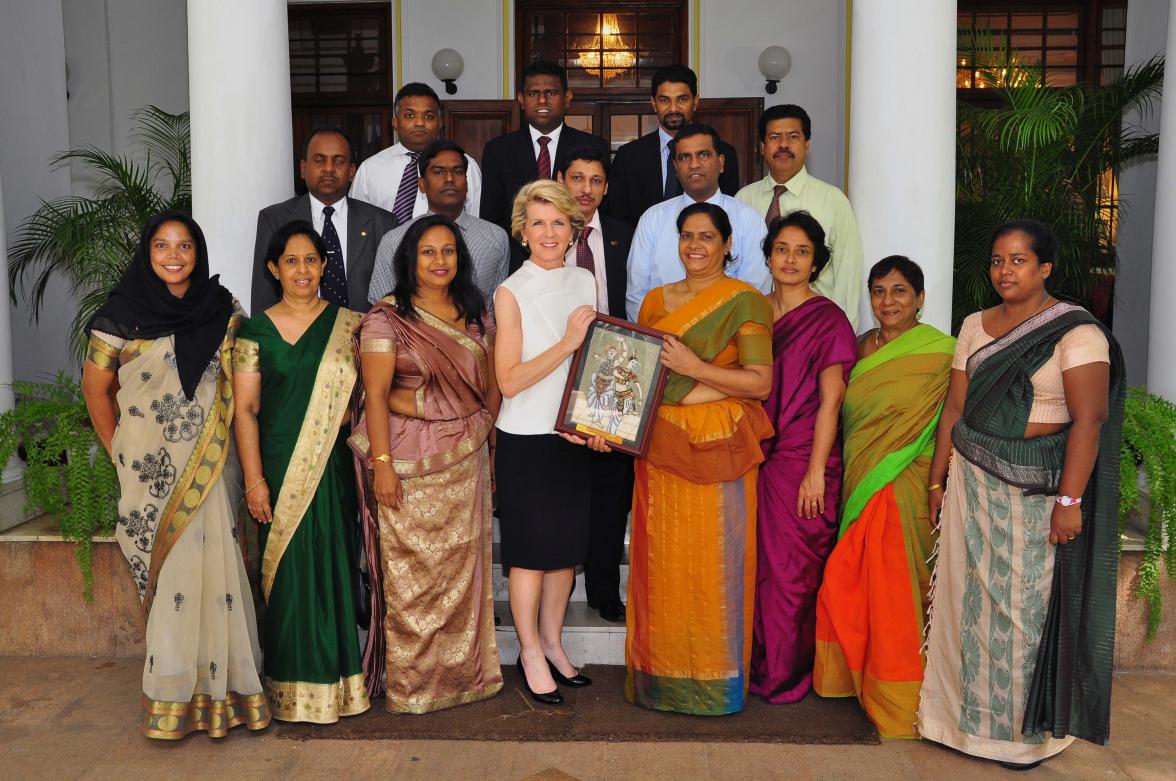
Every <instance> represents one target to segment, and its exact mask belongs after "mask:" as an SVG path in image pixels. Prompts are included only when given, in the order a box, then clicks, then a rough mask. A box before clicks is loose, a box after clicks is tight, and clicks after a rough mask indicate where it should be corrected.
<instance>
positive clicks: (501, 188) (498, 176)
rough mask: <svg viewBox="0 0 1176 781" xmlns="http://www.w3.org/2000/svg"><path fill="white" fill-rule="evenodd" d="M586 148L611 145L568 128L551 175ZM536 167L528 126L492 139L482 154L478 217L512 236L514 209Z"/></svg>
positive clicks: (605, 150) (561, 134)
mask: <svg viewBox="0 0 1176 781" xmlns="http://www.w3.org/2000/svg"><path fill="white" fill-rule="evenodd" d="M584 146H586V147H589V148H591V149H597V150H600V151H602V152H606V153H607V152H608V142H607V141H605V140H604V139H603V138H601V137H600V136H594V135H592V134H591V133H585V132H584V131H583V130H577V129H576V128H574V127H571V126H570V125H564V126H563V130H561V131H560V134H559V146H558V147H557V148H556V150H555V159H554V160H552V161H551V175H552V176H553V177H554V176H555V172H556V171H557V170H558V169H559V164H560V162H561V161H562V160H563V158H564V156H565V155H566V154H567V153H568V152H570V151H572V150H573V149H575V148H577V147H584ZM535 165H536V161H535V147H534V145H533V143H532V141H531V130H530V128H529V127H527V126H526V125H524V126H523V127H522V128H521V129H519V130H516V131H514V132H513V133H507V134H505V135H501V136H499V137H498V138H495V139H491V140H490V142H489V143H487V144H486V148H485V149H484V150H483V151H482V202H481V204H479V207H478V216H479V217H481V218H482V219H483V220H489V221H490V222H493V223H495V224H497V225H500V226H502V228H503V229H504V230H505V231H506V232H507V234H508V235H509V234H510V207H511V205H512V204H513V203H514V197H515V194H516V193H518V191H519V188H520V187H522V186H523V185H524V184H526V183H527V182H530V181H533V180H534V179H535V178H536V176H535Z"/></svg>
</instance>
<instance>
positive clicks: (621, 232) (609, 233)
mask: <svg viewBox="0 0 1176 781" xmlns="http://www.w3.org/2000/svg"><path fill="white" fill-rule="evenodd" d="M600 234H601V236H600V237H601V238H602V239H603V240H604V270H605V273H606V274H607V275H608V313H609V314H610V315H612V316H613V317H619V318H621V319H622V320H624V319H625V283H626V282H627V281H628V279H629V270H628V262H629V246H630V245H631V244H632V243H633V228H632V226H630V225H629V224H628V223H625V222H621V221H620V220H615V219H613V218H612V217H609V216H608V215H607V214H601V215H600Z"/></svg>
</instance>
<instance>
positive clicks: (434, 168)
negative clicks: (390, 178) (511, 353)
mask: <svg viewBox="0 0 1176 781" xmlns="http://www.w3.org/2000/svg"><path fill="white" fill-rule="evenodd" d="M417 169H418V174H419V176H420V179H419V182H418V185H417V186H418V187H419V188H420V191H421V192H422V193H424V196H425V198H426V200H427V202H428V207H429V208H428V212H426V213H428V214H439V215H441V216H442V217H448V218H449V219H451V220H453V221H454V222H455V223H456V224H457V227H458V228H459V229H460V230H461V237H462V239H463V240H464V241H465V243H466V247H468V248H469V251H470V257H471V258H472V259H473V261H474V283H475V284H476V285H477V286H478V289H479V290H481V291H482V295H483V296H485V298H486V305H487V306H491V307H492V306H493V300H494V289H495V288H496V287H498V285H499V284H500V283H501V282H502V280H504V279H506V275H507V266H508V264H509V261H510V242H509V241H508V240H507V236H506V231H504V230H503V229H502V228H500V227H498V226H497V225H495V224H494V223H492V222H487V221H486V220H483V219H479V218H477V217H475V216H473V215H472V214H470V213H469V212H468V211H467V210H466V208H465V203H466V195H467V178H466V173H467V172H466V154H465V150H464V149H462V148H461V147H460V146H458V145H457V144H455V143H454V142H452V141H446V140H441V141H435V142H433V143H432V144H430V145H429V146H428V147H426V148H425V150H424V151H423V152H421V156H420V159H419V160H418V161H417ZM419 216H422V215H418V217H419ZM415 219H416V218H414V220H413V221H415ZM411 224H412V221H410V222H407V223H405V224H403V225H400V226H398V227H396V228H393V229H392V230H390V231H388V232H387V233H386V234H384V238H383V239H381V240H380V246H379V248H378V249H377V250H376V265H375V268H374V269H373V271H372V281H371V285H370V286H369V287H368V301H369V302H371V303H373V304H374V303H376V302H377V301H379V300H380V299H381V298H383V297H384V296H386V295H388V294H389V293H391V292H392V288H393V287H395V286H396V271H395V269H394V268H393V267H392V259H393V258H394V257H395V256H396V249H397V248H398V247H399V246H400V242H401V241H402V240H403V239H404V234H405V233H406V232H407V231H408V226H409V225H411Z"/></svg>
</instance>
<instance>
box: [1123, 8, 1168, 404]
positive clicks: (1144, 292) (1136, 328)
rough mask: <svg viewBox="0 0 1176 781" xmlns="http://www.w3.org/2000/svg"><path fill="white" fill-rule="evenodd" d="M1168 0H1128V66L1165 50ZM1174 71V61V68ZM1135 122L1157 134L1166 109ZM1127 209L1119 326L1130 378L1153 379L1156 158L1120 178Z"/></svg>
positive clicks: (1133, 120) (1133, 382)
mask: <svg viewBox="0 0 1176 781" xmlns="http://www.w3.org/2000/svg"><path fill="white" fill-rule="evenodd" d="M1168 22H1176V19H1169V16H1168V0H1131V2H1130V3H1129V4H1128V5H1127V51H1126V53H1125V57H1124V59H1125V60H1126V62H1127V65H1128V66H1131V65H1135V64H1139V63H1141V62H1146V61H1147V60H1149V59H1151V58H1152V57H1153V56H1155V55H1156V54H1162V53H1163V52H1164V47H1165V45H1166V43H1167V30H1168ZM1168 72H1169V73H1172V68H1171V66H1170V67H1169V69H1168ZM1126 121H1127V122H1128V123H1130V124H1134V125H1138V126H1139V127H1141V128H1143V129H1145V130H1147V131H1149V132H1152V133H1155V132H1158V131H1159V129H1160V112H1159V107H1158V106H1156V107H1155V108H1154V109H1153V110H1152V111H1150V112H1147V113H1144V114H1143V115H1140V114H1138V113H1133V114H1130V115H1128V116H1127V117H1126ZM1119 198H1120V201H1121V202H1122V203H1123V206H1124V208H1123V214H1122V217H1121V219H1120V222H1119V243H1118V251H1119V272H1118V275H1117V276H1116V279H1115V319H1114V331H1115V336H1116V337H1117V338H1118V340H1119V344H1120V345H1121V346H1122V348H1123V357H1124V359H1125V361H1126V363H1127V382H1128V383H1129V384H1131V385H1142V384H1144V383H1145V382H1146V380H1147V340H1148V332H1149V328H1148V319H1149V315H1150V312H1151V292H1150V291H1151V263H1152V232H1153V230H1154V226H1155V219H1154V218H1155V200H1156V162H1155V161H1154V160H1151V161H1147V162H1143V163H1137V164H1136V165H1134V166H1132V167H1130V168H1128V169H1126V170H1124V171H1123V173H1122V174H1121V175H1120V177H1119Z"/></svg>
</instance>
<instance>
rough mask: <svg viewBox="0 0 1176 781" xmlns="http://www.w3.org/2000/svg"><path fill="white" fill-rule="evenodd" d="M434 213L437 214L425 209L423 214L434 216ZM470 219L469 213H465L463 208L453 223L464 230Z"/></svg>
mask: <svg viewBox="0 0 1176 781" xmlns="http://www.w3.org/2000/svg"><path fill="white" fill-rule="evenodd" d="M436 213H437V212H435V211H433V210H432V209H427V210H426V211H425V214H436ZM471 219H472V217H470V213H469V212H467V211H466V210H465V208H464V207H463V208H462V210H461V213H460V214H458V215H457V219H456V220H454V222H456V223H457V224H458V225H460V226H462V227H463V228H464V227H466V226H468V225H469V224H470V220H471Z"/></svg>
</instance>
